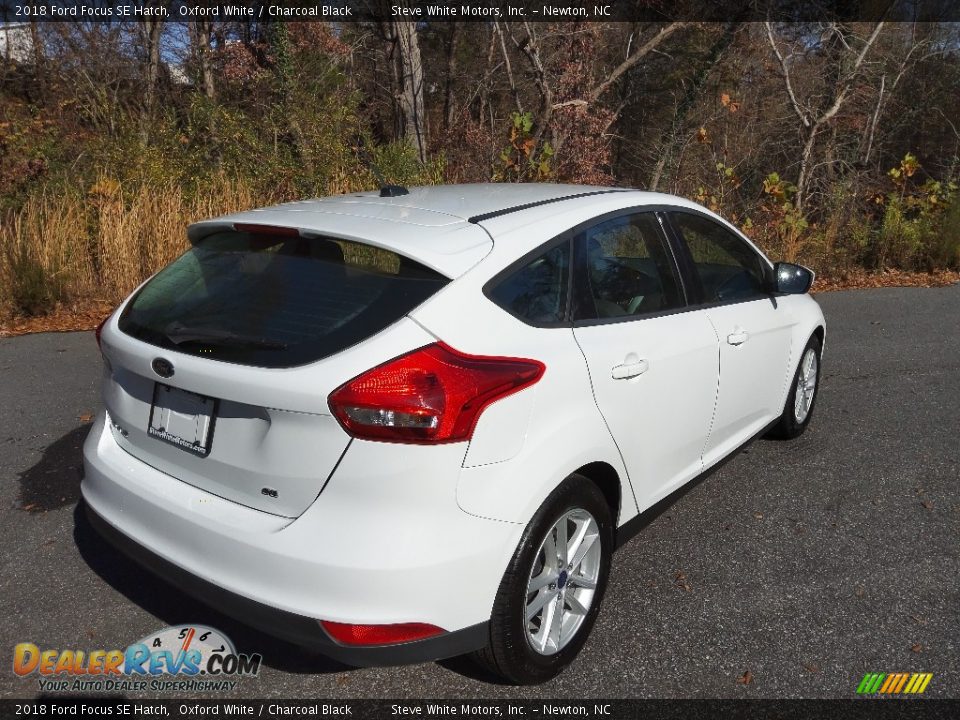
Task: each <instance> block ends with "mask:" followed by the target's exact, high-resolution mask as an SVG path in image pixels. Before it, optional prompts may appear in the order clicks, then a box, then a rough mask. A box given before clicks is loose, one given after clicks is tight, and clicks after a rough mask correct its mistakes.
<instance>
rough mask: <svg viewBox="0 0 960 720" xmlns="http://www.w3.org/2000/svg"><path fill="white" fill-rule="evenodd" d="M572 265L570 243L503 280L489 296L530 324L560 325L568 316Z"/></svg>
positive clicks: (552, 250)
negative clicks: (568, 279)
mask: <svg viewBox="0 0 960 720" xmlns="http://www.w3.org/2000/svg"><path fill="white" fill-rule="evenodd" d="M569 266H570V243H568V242H565V243H561V244H560V245H557V246H555V247H553V248H551V249H550V250H547V251H546V252H545V253H543V254H542V255H540V256H539V257H537V258H536V259H534V260H532V261H530V262H529V263H527V264H526V265H524V266H523V267H522V268H520V269H519V270H517V271H515V272H514V273H512V274H510V275H508V276H507V277H506V278H504V279H503V280H501V281H500V282H499V283H498V284H497V285H496V286H495V287H494V288H493V290H491V291H490V292H489V297H490V299H491V300H493V302H495V303H496V304H497V305H499V306H500V307H502V308H503V309H504V310H506V311H507V312H509V313H511V314H512V315H515V316H516V317H518V318H520V319H521V320H525V321H526V322H530V323H537V324H541V323H551V322H559V321H561V320H563V318H564V315H565V314H566V297H567V277H568V270H569Z"/></svg>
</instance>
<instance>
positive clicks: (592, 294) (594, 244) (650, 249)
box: [575, 213, 684, 320]
mask: <svg viewBox="0 0 960 720" xmlns="http://www.w3.org/2000/svg"><path fill="white" fill-rule="evenodd" d="M577 248H578V249H577V252H578V253H579V254H578V257H580V258H582V266H581V267H582V270H580V271H578V272H580V273H582V276H583V277H582V280H583V282H582V287H583V293H582V297H580V298H579V301H578V302H577V306H576V312H575V317H576V319H578V320H585V319H596V318H600V319H605V318H615V317H628V316H634V315H644V314H647V313H655V312H663V311H666V310H671V309H674V308H678V307H681V306H682V305H683V304H684V303H683V295H682V293H681V290H680V284H679V282H678V281H677V277H676V273H675V271H674V268H673V263H672V260H671V259H670V256H669V251H668V250H667V247H666V241H665V239H664V237H663V234H662V233H661V231H660V227H659V223H658V222H657V219H656V217H655V216H654V215H653V214H652V213H640V214H637V215H628V216H623V217H618V218H613V219H611V220H607V221H606V222H603V223H600V224H599V225H595V226H594V227H592V228H589V229H588V230H586V231H584V232H583V233H582V234H581V235H579V236H578V237H577Z"/></svg>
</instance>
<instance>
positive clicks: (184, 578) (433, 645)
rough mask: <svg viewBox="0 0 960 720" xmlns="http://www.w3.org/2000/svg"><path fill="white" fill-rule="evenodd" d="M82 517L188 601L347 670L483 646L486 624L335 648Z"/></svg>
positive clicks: (318, 632)
mask: <svg viewBox="0 0 960 720" xmlns="http://www.w3.org/2000/svg"><path fill="white" fill-rule="evenodd" d="M86 514H87V518H88V519H89V521H90V524H91V525H93V527H94V528H95V529H96V530H97V532H98V533H100V535H101V536H102V537H103V538H104V539H105V540H107V541H108V542H109V543H110V544H111V545H113V546H114V547H116V548H117V549H118V550H120V551H121V552H122V553H124V554H125V555H127V556H128V557H130V558H132V559H133V560H134V561H136V562H137V563H138V564H140V565H142V566H143V567H145V568H146V569H148V570H150V571H151V572H153V573H154V574H156V575H158V576H159V577H161V578H163V579H164V580H166V581H168V582H170V583H172V584H173V585H175V586H176V587H177V588H179V589H180V590H182V591H183V592H185V593H187V594H188V595H192V596H193V597H195V598H197V599H198V600H201V601H203V602H205V603H206V604H208V605H210V606H211V607H215V608H217V610H219V611H220V612H223V613H224V614H226V615H230V616H231V617H234V618H236V619H237V620H240V621H241V622H244V623H246V624H248V625H250V626H252V627H255V628H258V629H260V630H263V631H264V632H266V633H269V634H270V635H273V636H274V637H278V638H281V639H283V640H286V641H288V642H291V643H295V644H297V645H300V646H302V647H307V648H310V649H313V650H318V651H319V652H321V653H323V654H324V655H326V656H328V657H331V658H333V659H334V660H337V661H339V662H342V663H345V664H347V665H356V666H359V667H367V666H373V665H404V664H408V663H419V662H427V661H430V660H440V659H442V658H448V657H455V656H457V655H464V654H466V653H469V652H473V651H474V650H479V649H480V648H482V647H483V646H484V645H486V643H487V637H488V632H489V629H488V623H486V622H483V623H478V624H476V625H472V626H470V627H467V628H464V629H462V630H457V631H456V632H452V633H447V634H445V635H441V636H439V637H436V638H430V639H428V640H419V641H417V642H409V643H401V644H397V645H381V646H375V647H362V648H358V647H348V646H345V645H340V644H338V643H336V642H334V641H333V640H331V639H330V637H329V636H328V635H327V634H326V633H325V632H324V631H323V629H322V628H321V627H320V623H319V622H317V621H316V620H315V619H313V618H308V617H305V616H303V615H296V614H294V613H290V612H284V611H283V610H278V609H276V608H273V607H270V606H269V605H264V604H263V603H258V602H256V601H254V600H251V599H249V598H245V597H243V596H242V595H237V594H236V593H232V592H229V591H227V590H224V589H223V588H221V587H218V586H216V585H213V584H212V583H209V582H207V581H206V580H203V579H202V578H199V577H197V576H196V575H192V574H190V573H189V572H187V571H186V570H184V569H183V568H180V567H177V566H176V565H174V564H173V563H171V562H167V561H166V560H164V559H163V558H162V557H160V556H158V555H156V554H154V553H152V552H150V551H149V550H148V549H147V548H145V547H143V545H140V544H138V543H136V542H134V541H133V540H131V539H130V538H128V537H127V536H126V535H124V534H123V533H122V532H120V531H119V530H117V529H116V528H115V527H113V526H112V525H111V524H110V523H108V522H107V521H106V520H104V519H103V518H102V517H100V516H99V515H97V513H96V512H95V511H94V510H92V509H91V508H90V506H89V505H86Z"/></svg>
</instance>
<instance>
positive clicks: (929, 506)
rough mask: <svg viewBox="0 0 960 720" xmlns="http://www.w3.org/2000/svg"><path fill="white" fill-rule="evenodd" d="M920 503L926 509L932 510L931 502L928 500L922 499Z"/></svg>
mask: <svg viewBox="0 0 960 720" xmlns="http://www.w3.org/2000/svg"><path fill="white" fill-rule="evenodd" d="M920 504H921V505H923V506H924V507H925V508H926V509H927V510H933V503H932V502H930V501H929V500H924V501H923V502H922V503H920Z"/></svg>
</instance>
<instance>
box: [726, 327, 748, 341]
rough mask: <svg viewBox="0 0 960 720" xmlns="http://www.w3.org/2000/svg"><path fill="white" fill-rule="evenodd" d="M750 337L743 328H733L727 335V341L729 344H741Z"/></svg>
mask: <svg viewBox="0 0 960 720" xmlns="http://www.w3.org/2000/svg"><path fill="white" fill-rule="evenodd" d="M749 339H750V334H749V333H748V332H747V331H746V330H744V329H743V328H734V329H733V332H732V333H730V334H729V335H727V343H729V344H730V345H743V344H744V343H745V342H746V341H747V340H749Z"/></svg>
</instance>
